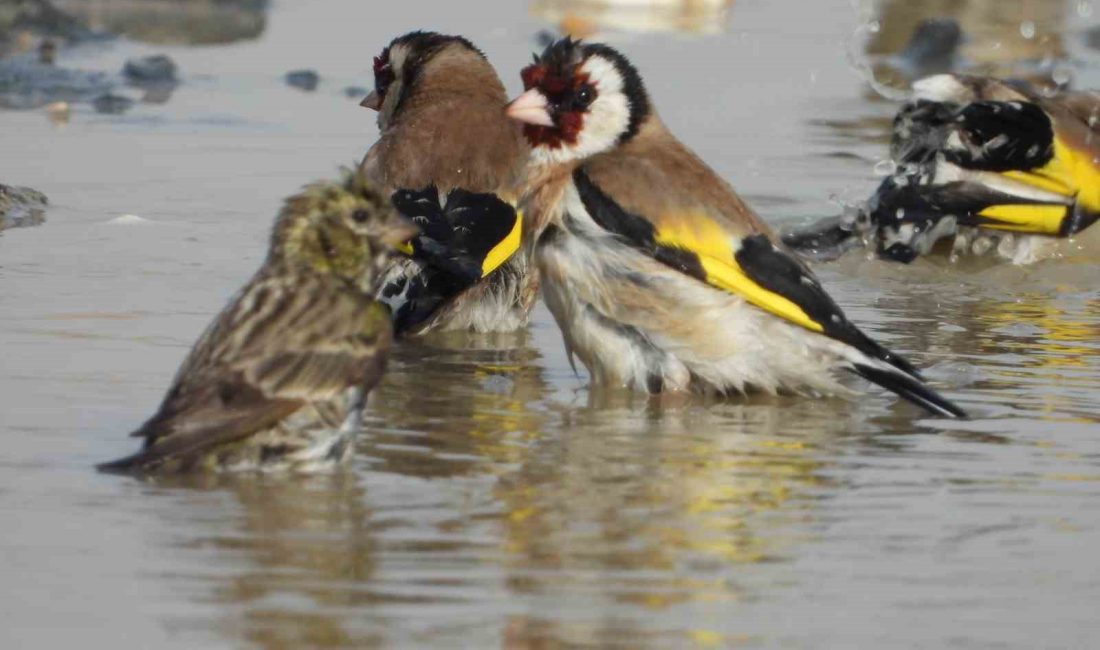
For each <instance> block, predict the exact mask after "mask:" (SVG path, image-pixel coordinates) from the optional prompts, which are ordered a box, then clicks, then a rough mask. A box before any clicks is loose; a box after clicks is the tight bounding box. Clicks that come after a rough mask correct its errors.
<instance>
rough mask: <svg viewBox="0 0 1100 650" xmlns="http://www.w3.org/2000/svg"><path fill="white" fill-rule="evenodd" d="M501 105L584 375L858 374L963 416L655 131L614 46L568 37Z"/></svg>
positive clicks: (545, 265)
mask: <svg viewBox="0 0 1100 650" xmlns="http://www.w3.org/2000/svg"><path fill="white" fill-rule="evenodd" d="M522 76H523V84H524V87H525V88H526V89H527V90H526V92H525V93H524V94H522V95H520V96H519V97H518V98H517V99H516V100H515V101H513V102H512V104H511V105H510V107H509V109H508V113H509V115H510V116H512V117H513V118H515V119H517V120H520V121H522V122H523V123H524V124H525V128H524V133H525V135H526V137H527V138H528V140H529V142H530V144H531V145H532V147H533V151H532V160H531V164H532V166H533V170H532V171H531V173H530V178H531V180H530V184H529V186H528V187H527V188H526V190H527V191H526V197H527V198H526V199H525V203H524V208H525V211H526V213H527V215H528V221H529V223H531V224H534V225H532V226H531V227H532V228H533V229H535V232H538V233H541V234H539V235H537V237H538V239H537V244H536V248H535V259H536V260H537V262H538V266H539V271H540V276H541V280H542V287H543V295H544V297H545V299H546V303H547V305H548V306H549V308H550V311H551V312H552V313H553V314H554V317H555V319H556V320H557V322H558V325H559V327H560V328H561V330H562V333H563V335H564V339H565V343H566V346H567V348H568V350H569V351H570V353H571V354H575V355H576V356H577V357H579V358H580V359H581V361H582V362H584V364H585V366H587V367H588V369H589V371H590V373H591V375H592V377H593V379H594V380H595V381H597V382H601V383H607V384H613V385H614V384H618V385H623V386H626V387H628V388H633V389H638V390H647V391H649V392H651V393H656V392H660V391H687V390H694V391H699V392H704V393H720V394H728V393H732V392H745V391H749V390H761V391H765V392H770V393H775V392H778V391H786V392H798V393H809V394H850V393H851V391H850V389H847V388H845V387H844V386H842V385H841V383H840V382H839V381H838V375H840V374H841V372H843V371H848V372H852V373H855V374H857V375H860V376H862V377H864V378H865V379H867V380H869V381H871V382H873V383H876V384H879V385H881V386H883V387H885V388H887V389H889V390H891V391H893V392H895V393H897V394H898V395H900V396H902V397H904V398H905V399H908V400H910V401H912V402H914V403H916V404H918V405H920V406H922V407H924V408H925V409H927V410H928V411H929V412H931V413H935V414H938V415H945V416H951V417H963V416H964V415H965V414H964V413H963V411H962V410H961V409H960V408H959V407H957V406H955V405H954V404H952V403H951V402H950V401H948V400H947V399H945V398H943V397H941V396H940V395H939V394H937V393H936V392H935V391H933V390H932V389H931V388H929V387H928V386H926V385H925V384H924V383H923V381H922V380H921V378H920V375H919V373H918V372H917V371H916V370H915V369H914V368H913V366H912V365H910V364H909V363H908V362H907V361H905V360H904V359H902V358H901V357H899V356H898V355H896V354H894V353H892V352H890V351H888V350H886V349H885V348H883V347H882V346H881V345H879V344H878V343H876V342H874V341H873V340H871V339H870V338H869V337H868V336H866V335H865V334H864V333H863V332H861V331H860V330H859V328H857V327H856V326H855V325H854V324H853V323H852V322H851V321H849V320H848V319H847V318H846V317H845V316H844V314H843V312H842V311H841V310H840V308H839V307H838V306H837V304H836V303H835V302H834V301H833V300H832V298H830V297H829V295H828V294H827V293H826V292H825V290H824V288H822V286H821V284H820V283H819V282H818V280H817V279H816V278H815V277H814V275H813V273H812V272H811V271H810V270H809V269H808V268H807V267H806V266H805V265H804V264H803V263H802V262H800V261H799V260H798V259H797V258H795V257H794V256H792V255H791V254H789V253H788V252H787V251H786V250H784V249H783V248H781V247H780V246H778V245H777V244H776V243H775V237H774V235H773V234H772V232H771V230H770V229H769V228H768V227H767V226H766V225H765V224H764V222H763V221H762V220H761V219H760V218H759V217H758V216H757V215H756V214H755V213H754V212H753V211H752V210H751V209H750V208H749V207H748V206H747V205H746V204H745V203H744V202H743V201H742V200H741V199H740V198H739V197H738V196H737V194H736V193H735V192H734V191H733V189H732V188H731V187H730V186H729V185H728V184H726V183H725V182H724V181H723V180H722V179H720V178H719V177H718V176H717V175H716V174H715V173H714V171H712V170H711V169H710V168H709V167H708V166H707V165H706V164H705V163H704V162H703V161H702V160H700V159H699V158H698V157H697V156H696V155H695V154H694V153H692V152H691V151H690V150H688V149H687V147H685V146H684V145H683V144H681V143H680V142H679V141H678V140H677V139H676V138H675V137H674V136H673V135H672V134H671V133H670V132H669V131H668V129H667V128H666V127H665V125H664V124H663V123H662V122H661V120H660V118H658V117H657V114H656V112H655V111H654V109H653V106H652V104H651V103H650V100H649V96H648V94H647V93H646V90H645V86H644V85H643V83H642V79H641V76H640V75H639V74H638V71H637V70H636V69H635V68H634V66H633V65H632V64H631V63H630V62H629V61H628V60H627V58H626V57H625V56H623V55H622V54H621V53H619V52H618V51H616V50H614V49H612V48H610V47H607V46H606V45H599V44H582V43H578V42H574V41H571V40H569V39H565V40H562V41H558V42H557V43H553V44H551V45H550V46H549V47H547V48H546V50H545V51H544V52H543V53H542V55H541V56H539V57H536V61H535V63H534V64H532V65H530V66H528V67H527V68H525V69H524V70H523V73H522Z"/></svg>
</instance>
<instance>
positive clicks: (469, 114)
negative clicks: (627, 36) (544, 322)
mask: <svg viewBox="0 0 1100 650" xmlns="http://www.w3.org/2000/svg"><path fill="white" fill-rule="evenodd" d="M374 76H375V89H374V92H372V93H371V94H370V95H369V96H368V97H367V98H366V99H365V100H363V102H362V105H363V106H366V107H368V108H371V109H374V110H376V111H378V128H379V131H380V137H379V139H378V142H377V143H375V144H374V146H372V147H371V149H370V151H369V152H368V153H367V156H366V158H365V159H364V161H363V168H364V170H365V171H366V172H367V174H368V175H369V176H370V178H372V179H373V180H374V181H376V182H377V183H378V184H379V185H380V186H381V187H382V188H383V189H384V191H385V192H386V193H387V194H389V195H390V196H391V197H392V199H393V203H394V205H395V206H396V207H397V209H398V210H399V211H400V212H401V214H403V215H405V216H406V217H408V218H410V219H412V220H413V221H414V222H415V223H416V224H417V225H418V226H419V227H420V229H421V234H420V235H419V236H418V237H417V238H415V239H414V240H413V241H411V242H410V243H409V246H408V247H407V248H405V252H406V253H407V257H405V258H401V259H398V260H396V261H395V262H394V263H393V265H392V266H391V267H390V268H389V269H388V270H387V272H386V274H385V276H384V278H383V281H382V283H381V288H380V290H379V294H378V299H379V300H381V301H382V302H384V303H386V304H387V305H389V306H390V308H391V309H392V310H393V314H394V327H395V329H396V331H397V333H398V335H404V336H415V335H419V334H426V333H428V332H435V331H449V330H467V331H476V332H497V331H511V330H516V329H519V328H521V327H523V326H524V325H526V323H527V316H528V313H529V311H530V309H531V306H532V305H533V303H534V301H535V298H536V296H537V294H538V290H537V283H536V278H535V276H534V274H532V273H530V272H529V269H528V256H527V255H525V254H523V252H522V251H520V246H521V236H522V228H523V226H522V218H521V215H520V214H519V212H518V211H517V210H516V208H515V198H516V197H515V189H516V185H517V183H518V181H519V180H520V173H521V172H522V169H523V166H524V164H525V162H526V160H527V147H526V144H525V142H524V140H523V137H522V135H521V133H520V128H519V126H518V125H516V124H515V123H514V122H512V121H511V120H509V119H508V118H507V117H505V115H504V107H505V105H506V104H507V102H508V97H507V95H505V92H504V86H503V85H502V84H501V82H500V79H499V78H498V77H497V74H496V72H495V71H494V70H493V67H492V66H491V65H489V62H488V61H486V59H485V56H484V55H483V54H482V53H481V51H479V50H478V49H477V48H476V47H474V46H473V45H472V44H471V43H470V42H469V41H467V40H466V39H464V38H462V37H459V36H446V35H442V34H436V33H434V32H412V33H409V34H405V35H404V36H400V37H398V38H396V39H394V40H393V41H392V42H391V43H390V44H389V45H388V46H387V47H386V48H385V49H384V50H383V51H382V54H381V55H379V56H378V57H376V58H375V60H374Z"/></svg>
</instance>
